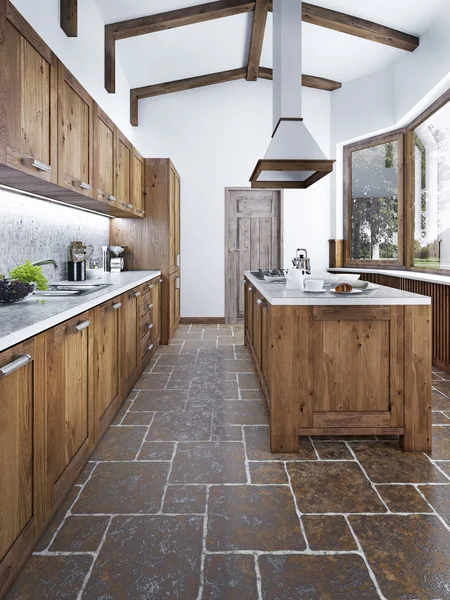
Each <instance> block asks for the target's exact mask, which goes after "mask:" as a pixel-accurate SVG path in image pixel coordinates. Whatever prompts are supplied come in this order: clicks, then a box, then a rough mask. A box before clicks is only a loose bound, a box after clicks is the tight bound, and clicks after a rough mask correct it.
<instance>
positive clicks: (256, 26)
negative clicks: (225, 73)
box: [247, 0, 270, 81]
mask: <svg viewBox="0 0 450 600" xmlns="http://www.w3.org/2000/svg"><path fill="white" fill-rule="evenodd" d="M269 1H270V0H256V3H255V11H254V13H253V25H252V38H251V42H250V52H249V55H248V67H247V81H256V80H257V79H258V72H259V64H260V61H261V52H262V47H263V41H264V33H265V30H266V21H267V13H268V12H269Z"/></svg>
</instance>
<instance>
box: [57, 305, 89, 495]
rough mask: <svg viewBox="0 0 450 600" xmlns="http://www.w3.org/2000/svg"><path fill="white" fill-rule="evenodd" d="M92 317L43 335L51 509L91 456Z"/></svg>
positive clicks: (70, 323) (67, 323)
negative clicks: (45, 355) (44, 340)
mask: <svg viewBox="0 0 450 600" xmlns="http://www.w3.org/2000/svg"><path fill="white" fill-rule="evenodd" d="M91 319H92V313H90V312H89V313H84V314H82V315H79V316H77V317H74V318H73V319H70V320H69V321H65V322H64V323H62V324H61V325H58V326H56V327H54V328H53V329H50V330H49V331H48V332H47V334H46V343H47V370H46V381H47V408H46V414H47V474H48V486H49V489H48V492H49V503H50V506H51V507H53V506H55V505H56V504H58V503H59V502H60V501H61V500H62V499H63V498H64V496H65V495H66V494H67V492H68V490H69V488H70V486H71V485H72V484H73V481H74V479H75V478H76V476H77V473H78V472H79V471H81V469H82V468H83V466H84V463H85V462H86V460H87V457H88V452H89V425H90V423H89V414H90V412H91V411H90V401H91V397H90V393H89V364H90V363H89V346H90V343H91V342H90V335H91V328H90V324H91Z"/></svg>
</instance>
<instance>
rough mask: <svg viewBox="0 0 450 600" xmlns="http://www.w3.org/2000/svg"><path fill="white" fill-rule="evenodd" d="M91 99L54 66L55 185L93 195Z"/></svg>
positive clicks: (92, 119)
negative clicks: (56, 98) (55, 78)
mask: <svg viewBox="0 0 450 600" xmlns="http://www.w3.org/2000/svg"><path fill="white" fill-rule="evenodd" d="M93 109H94V102H93V100H92V98H91V97H90V96H89V94H88V93H87V92H86V90H85V89H84V88H83V87H82V86H81V84H80V83H79V82H78V81H77V80H76V79H75V77H74V76H73V75H72V73H70V71H68V70H67V69H66V67H65V66H64V65H63V64H62V63H59V68H58V171H59V178H58V183H59V185H61V186H63V187H66V188H69V189H71V190H73V191H75V192H78V193H79V194H83V195H85V196H88V197H89V198H93V196H94V181H93V180H94V156H93V151H94V133H93V125H94V118H93Z"/></svg>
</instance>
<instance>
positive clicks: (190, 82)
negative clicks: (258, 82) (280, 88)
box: [130, 67, 342, 126]
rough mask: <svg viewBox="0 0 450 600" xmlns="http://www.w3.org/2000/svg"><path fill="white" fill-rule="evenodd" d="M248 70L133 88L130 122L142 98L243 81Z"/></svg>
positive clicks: (311, 81) (326, 85)
mask: <svg viewBox="0 0 450 600" xmlns="http://www.w3.org/2000/svg"><path fill="white" fill-rule="evenodd" d="M247 72H248V68H247V67H243V68H241V69H231V70H230V71H221V72H219V73H208V75H200V76H198V77H188V78H187V79H178V80H177V81H168V82H166V83H156V84H154V85H147V86H145V87H139V88H134V89H132V90H131V92H130V99H131V108H130V122H131V124H132V125H134V126H137V125H138V122H139V113H138V102H139V100H141V99H142V98H152V97H153V96H161V95H162V94H172V93H174V92H181V91H183V90H192V89H194V88H199V87H204V86H206V85H214V84H216V83H225V82H226V81H235V80H236V79H245V78H246V76H247ZM259 76H260V77H261V78H262V79H272V69H267V68H266V67H261V68H260V69H259ZM302 83H303V85H304V86H306V87H312V88H316V89H319V90H327V91H332V90H337V89H338V88H340V87H341V86H342V83H339V82H338V81H332V80H331V79H324V78H323V77H313V76H312V75H303V80H302Z"/></svg>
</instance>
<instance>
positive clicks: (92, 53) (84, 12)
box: [11, 0, 134, 141]
mask: <svg viewBox="0 0 450 600" xmlns="http://www.w3.org/2000/svg"><path fill="white" fill-rule="evenodd" d="M11 1H12V3H13V4H14V6H15V7H16V8H17V10H18V11H19V12H20V13H21V14H22V15H23V16H24V17H25V19H26V20H27V21H28V22H29V23H30V25H31V26H32V27H34V29H35V30H36V31H37V32H38V33H39V35H40V36H41V37H42V38H43V40H44V41H45V42H46V44H47V45H48V46H50V48H51V49H52V50H53V52H54V53H55V54H56V55H57V57H58V58H59V59H60V60H61V61H62V62H63V63H64V64H65V65H66V67H67V68H68V69H69V70H70V71H71V72H72V73H73V75H75V77H76V78H77V79H78V80H79V81H80V83H81V84H82V85H83V86H84V87H85V88H86V90H87V91H88V92H89V94H90V95H91V96H92V97H93V98H94V100H95V101H96V102H97V103H98V104H99V105H100V106H101V107H102V109H103V110H104V111H105V112H106V113H107V114H108V115H109V116H110V117H111V119H113V121H114V122H115V123H116V125H117V126H118V127H120V129H121V130H122V131H123V133H124V134H125V135H126V136H128V137H130V139H131V141H133V135H134V130H133V128H132V127H131V125H130V88H129V85H128V83H127V81H126V79H125V75H124V73H123V71H122V69H121V67H120V65H119V64H117V73H116V83H117V85H116V93H115V94H108V92H107V91H106V90H105V86H104V61H105V59H104V27H105V25H104V22H103V19H102V17H101V16H100V13H99V11H98V8H97V5H96V3H95V0H79V2H78V5H79V6H78V37H76V38H68V37H67V36H66V34H65V33H64V31H63V30H62V29H61V27H60V12H59V11H60V0H40V1H39V2H37V1H36V0H11Z"/></svg>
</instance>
